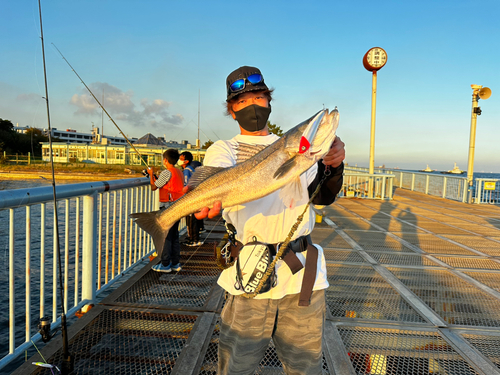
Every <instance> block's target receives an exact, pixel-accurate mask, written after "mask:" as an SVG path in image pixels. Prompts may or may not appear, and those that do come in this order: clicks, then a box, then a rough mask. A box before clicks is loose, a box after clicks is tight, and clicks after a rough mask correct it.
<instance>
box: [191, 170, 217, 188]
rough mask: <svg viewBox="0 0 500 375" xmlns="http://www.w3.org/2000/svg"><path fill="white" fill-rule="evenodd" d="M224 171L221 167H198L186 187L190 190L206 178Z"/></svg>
mask: <svg viewBox="0 0 500 375" xmlns="http://www.w3.org/2000/svg"><path fill="white" fill-rule="evenodd" d="M224 169H226V168H223V167H208V166H201V167H198V168H196V169H195V170H194V173H193V175H192V176H191V178H190V179H189V182H188V186H189V187H190V188H191V189H194V188H195V187H197V186H198V185H199V184H201V183H202V182H203V181H205V180H206V179H207V178H209V177H211V176H213V175H214V174H216V173H219V172H220V171H222V170H224Z"/></svg>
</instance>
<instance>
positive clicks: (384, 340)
mask: <svg viewBox="0 0 500 375" xmlns="http://www.w3.org/2000/svg"><path fill="white" fill-rule="evenodd" d="M338 330H339V334H340V336H341V338H342V341H343V342H344V345H345V347H346V350H347V352H348V353H349V357H350V359H351V363H352V365H353V367H354V368H355V370H356V373H357V374H380V375H382V374H454V375H470V374H478V373H477V372H476V371H475V370H474V369H473V368H472V367H470V366H469V364H468V363H467V362H466V361H465V360H464V359H463V358H462V357H461V356H460V355H459V354H458V353H457V352H456V351H455V350H454V349H453V348H452V347H451V346H450V345H448V343H447V342H446V341H445V340H444V339H443V338H441V336H439V335H438V334H437V333H434V332H424V331H410V330H398V329H377V328H363V327H356V328H350V327H338Z"/></svg>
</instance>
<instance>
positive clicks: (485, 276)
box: [464, 272, 500, 292]
mask: <svg viewBox="0 0 500 375" xmlns="http://www.w3.org/2000/svg"><path fill="white" fill-rule="evenodd" d="M464 273H465V274H466V275H468V276H470V277H472V278H473V279H476V280H477V281H479V282H480V283H483V284H484V285H486V286H489V287H490V288H491V289H495V290H496V291H497V292H500V273H492V272H464Z"/></svg>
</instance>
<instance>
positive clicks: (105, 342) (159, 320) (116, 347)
mask: <svg viewBox="0 0 500 375" xmlns="http://www.w3.org/2000/svg"><path fill="white" fill-rule="evenodd" d="M197 318H198V317H197V316H195V315H180V314H161V313H144V312H142V311H123V310H111V309H110V310H108V309H105V310H102V312H100V313H99V314H98V315H97V316H96V317H95V318H94V319H93V320H92V321H91V322H90V323H89V324H88V325H87V326H86V327H85V328H84V329H83V330H81V331H80V332H79V333H78V334H77V335H76V336H75V337H74V338H73V339H72V340H71V341H70V348H71V353H74V356H75V373H77V374H88V375H93V374H109V375H122V374H162V373H164V374H168V373H170V372H171V370H172V368H173V367H174V365H175V363H176V360H177V358H178V357H179V356H180V354H181V352H182V349H183V348H184V346H185V344H186V341H187V339H188V336H189V334H190V332H191V330H192V329H193V326H194V324H195V322H196V320H197ZM60 360H61V354H60V353H57V354H56V355H55V356H54V357H53V358H52V359H51V363H54V362H56V363H57V362H59V361H60ZM35 374H47V375H49V374H51V371H50V370H49V369H43V368H39V369H38V371H36V372H35Z"/></svg>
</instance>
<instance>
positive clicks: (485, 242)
mask: <svg viewBox="0 0 500 375" xmlns="http://www.w3.org/2000/svg"><path fill="white" fill-rule="evenodd" d="M445 237H446V238H449V239H450V240H453V241H455V242H458V243H461V244H463V245H465V246H467V247H470V248H472V249H475V250H478V251H481V252H482V253H485V254H488V255H492V256H500V243H498V242H495V241H492V240H489V239H487V238H482V237H477V236H470V235H469V236H445Z"/></svg>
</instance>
